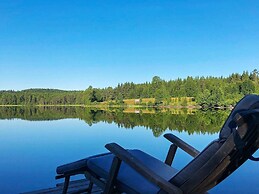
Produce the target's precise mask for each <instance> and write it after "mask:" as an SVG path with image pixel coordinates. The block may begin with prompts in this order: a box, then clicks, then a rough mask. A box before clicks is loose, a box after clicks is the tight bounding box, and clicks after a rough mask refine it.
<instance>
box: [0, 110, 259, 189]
mask: <svg viewBox="0 0 259 194" xmlns="http://www.w3.org/2000/svg"><path fill="white" fill-rule="evenodd" d="M228 113H229V111H207V112H204V111H187V110H181V111H176V110H170V111H169V110H140V111H139V110H89V109H84V108H75V107H70V108H65V107H59V108H58V107H52V108H50V107H48V108H43V107H41V108H22V107H9V108H7V107H5V108H3V107H2V108H0V154H1V160H0V172H1V173H0V180H1V181H0V193H19V192H25V191H31V190H37V189H41V188H48V187H53V186H54V185H55V184H56V183H57V182H60V181H56V180H55V178H54V177H55V169H56V167H57V166H58V165H61V164H64V163H67V162H71V161H75V160H78V159H81V158H84V157H87V156H89V155H94V154H98V153H102V152H106V150H105V148H104V145H105V144H106V143H110V142H117V143H118V144H120V145H122V146H123V147H125V148H138V149H141V150H143V151H145V152H147V153H149V154H151V155H153V156H155V157H157V158H158V159H161V160H164V159H165V157H166V153H167V150H168V147H169V146H170V143H169V142H168V141H167V140H166V139H164V138H163V134H164V133H168V132H169V133H173V134H175V135H177V136H179V137H180V138H182V139H184V140H185V141H187V142H188V143H190V144H191V145H193V146H194V147H196V148H197V149H198V150H202V149H203V148H204V147H205V146H206V145H207V144H208V143H209V142H210V141H212V140H213V139H216V138H217V137H218V134H217V133H218V130H219V129H220V127H221V126H222V124H223V122H224V120H225V119H226V117H227V115H228ZM257 155H259V152H257ZM190 160H191V157H190V156H188V155H187V154H185V153H184V152H182V151H178V152H177V156H176V158H175V161H174V163H173V166H174V167H176V168H178V169H180V168H181V167H183V166H184V165H185V164H187V163H188V161H190ZM77 178H80V177H77ZM258 180H259V163H258V162H257V163H256V162H251V161H247V162H246V163H245V164H244V165H243V166H241V167H240V168H239V169H238V170H236V171H235V172H234V173H233V174H232V175H231V176H230V177H228V178H227V179H226V180H225V181H223V182H222V183H221V184H219V185H218V186H216V187H215V188H213V189H212V190H211V191H210V192H209V193H235V194H236V193H259V186H258ZM14 183H15V184H14Z"/></svg>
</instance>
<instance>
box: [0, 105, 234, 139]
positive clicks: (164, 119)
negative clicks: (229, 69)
mask: <svg viewBox="0 0 259 194" xmlns="http://www.w3.org/2000/svg"><path fill="white" fill-rule="evenodd" d="M229 112H230V111H229V110H217V111H215V110H209V111H204V110H195V109H135V108H126V109H123V108H113V109H97V108H91V109H90V108H83V107H0V119H13V118H19V119H23V120H29V121H43V120H59V119H65V118H79V119H81V120H84V121H85V123H87V124H88V125H89V126H91V125H93V124H95V123H98V122H107V123H116V124H117V125H118V127H123V128H134V127H137V126H141V127H146V128H148V129H151V130H152V132H153V134H154V136H156V137H158V136H160V135H161V134H162V133H163V132H164V131H165V130H167V129H169V130H177V131H179V132H181V131H185V132H188V134H193V133H194V132H195V133H202V134H204V133H209V134H214V133H217V132H218V130H219V129H220V128H221V126H222V125H223V123H224V121H225V120H226V117H227V115H228V114H229Z"/></svg>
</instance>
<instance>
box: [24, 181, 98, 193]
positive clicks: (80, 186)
mask: <svg viewBox="0 0 259 194" xmlns="http://www.w3.org/2000/svg"><path fill="white" fill-rule="evenodd" d="M88 184H89V181H88V180H86V179H82V180H75V181H70V184H69V187H68V192H67V193H68V194H71V193H76V192H78V191H82V190H86V189H87V188H88ZM63 185H64V183H58V184H57V185H56V187H54V188H47V189H40V190H37V191H30V192H26V193H23V194H61V193H62V189H63ZM80 193H86V192H80ZM92 193H94V194H100V193H101V189H100V188H99V187H97V186H96V185H94V186H93V189H92Z"/></svg>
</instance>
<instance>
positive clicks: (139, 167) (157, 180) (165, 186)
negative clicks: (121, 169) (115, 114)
mask: <svg viewBox="0 0 259 194" xmlns="http://www.w3.org/2000/svg"><path fill="white" fill-rule="evenodd" d="M105 147H106V148H107V149H108V150H109V151H110V152H111V153H113V154H114V155H115V156H116V157H118V158H119V159H120V160H122V161H123V162H125V163H127V164H128V165H129V166H131V167H132V168H133V169H135V170H136V171H137V172H139V173H140V174H141V175H142V176H144V177H145V178H146V179H147V180H149V181H150V182H153V183H154V184H155V185H157V186H158V187H159V188H161V189H162V190H164V191H166V192H168V193H175V194H180V193H182V190H181V189H180V188H178V187H177V186H175V185H173V184H172V183H170V182H168V181H167V180H165V179H163V178H162V177H161V176H159V175H157V174H156V173H155V172H154V171H152V170H151V169H149V168H147V167H146V166H145V165H144V164H143V163H142V162H141V161H140V160H138V159H137V158H136V157H134V156H133V155H132V154H130V153H129V152H128V151H127V150H125V149H124V148H122V147H121V146H119V145H118V144H116V143H110V144H106V145H105Z"/></svg>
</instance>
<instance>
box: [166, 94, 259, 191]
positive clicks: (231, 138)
mask: <svg viewBox="0 0 259 194" xmlns="http://www.w3.org/2000/svg"><path fill="white" fill-rule="evenodd" d="M257 109H259V96H258V95H247V96H245V97H244V98H242V99H241V100H240V101H239V102H238V103H237V105H236V106H235V108H234V109H233V110H232V111H231V113H230V115H229V117H228V118H227V120H226V122H225V123H224V125H223V127H222V129H221V131H220V134H219V139H217V140H215V141H213V142H211V143H210V144H209V145H208V146H207V147H206V148H205V149H204V150H203V151H202V152H201V153H200V154H199V155H198V156H197V157H196V158H194V159H193V160H192V161H191V162H190V163H189V164H188V165H186V166H185V167H184V168H183V169H182V170H181V171H179V172H178V173H177V174H176V175H175V176H174V177H173V178H172V179H171V180H170V182H172V183H173V184H175V185H176V186H178V187H180V188H181V189H182V190H183V192H184V193H204V192H206V191H207V190H209V189H211V188H212V187H214V186H215V185H217V184H218V183H220V182H221V181H222V180H224V179H225V178H226V177H227V176H229V175H230V174H231V173H232V172H233V171H235V170H236V169H237V168H238V167H239V166H240V165H242V164H243V163H244V162H245V161H246V160H247V159H248V158H249V157H250V156H251V155H252V154H253V153H254V152H255V151H256V150H257V149H258V147H259V122H258V120H259V110H258V112H256V111H254V112H253V110H257ZM249 113H251V114H249Z"/></svg>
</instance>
